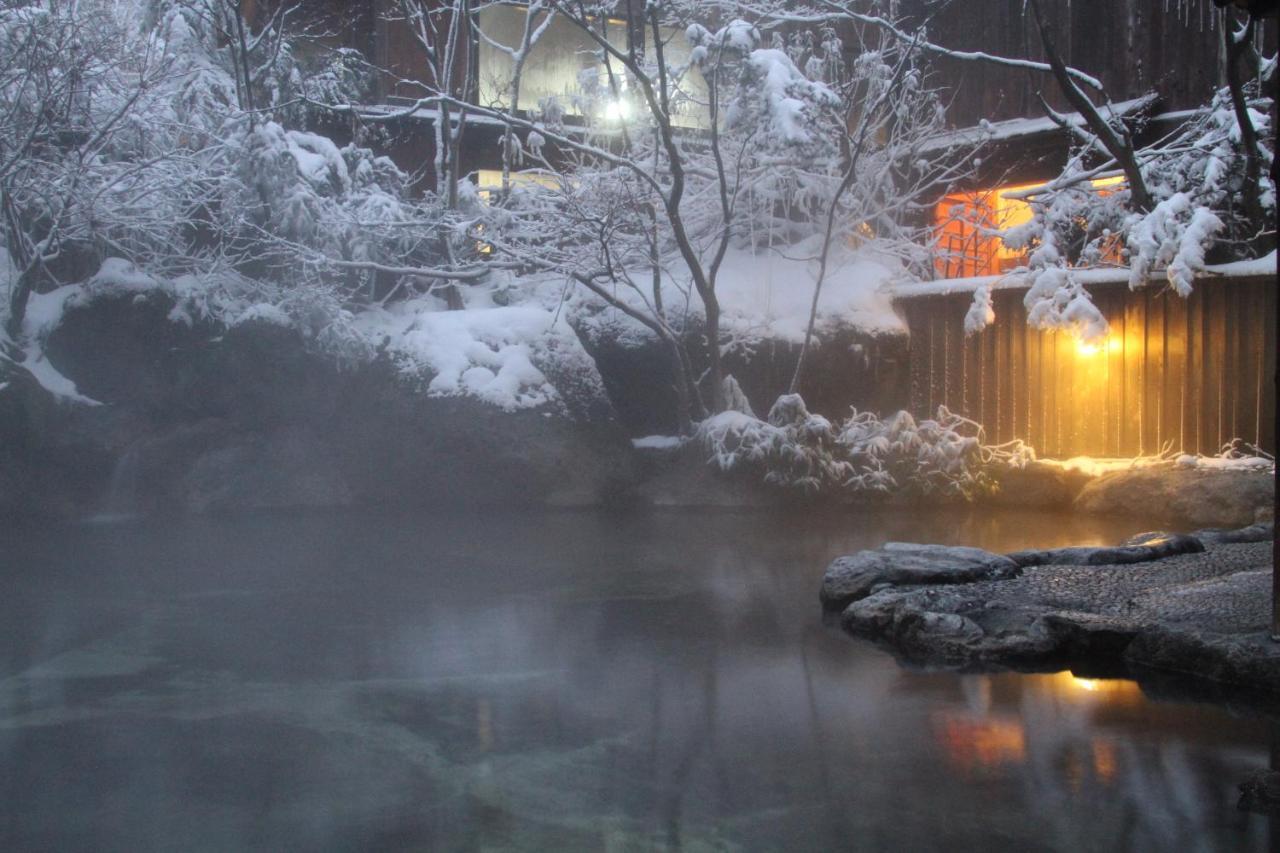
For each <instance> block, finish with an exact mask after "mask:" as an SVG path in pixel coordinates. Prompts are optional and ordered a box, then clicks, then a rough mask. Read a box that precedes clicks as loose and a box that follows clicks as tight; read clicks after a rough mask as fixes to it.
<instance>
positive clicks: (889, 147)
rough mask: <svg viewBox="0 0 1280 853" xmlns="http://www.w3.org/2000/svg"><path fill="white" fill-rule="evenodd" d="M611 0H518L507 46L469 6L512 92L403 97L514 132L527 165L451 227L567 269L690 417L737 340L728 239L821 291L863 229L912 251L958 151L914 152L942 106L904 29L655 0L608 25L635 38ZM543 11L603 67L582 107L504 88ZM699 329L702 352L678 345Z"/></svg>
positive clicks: (711, 408) (893, 251)
mask: <svg viewBox="0 0 1280 853" xmlns="http://www.w3.org/2000/svg"><path fill="white" fill-rule="evenodd" d="M606 5H607V7H608V8H605V6H606ZM711 5H713V6H714V5H716V4H711ZM722 5H724V4H722ZM740 5H742V6H743V8H744V9H746V8H747V7H748V6H749V5H750V4H740ZM613 6H614V4H604V5H602V4H592V3H569V2H545V3H538V4H535V5H531V6H530V7H529V8H527V9H526V10H525V12H526V17H525V21H526V26H525V27H524V28H523V32H524V36H523V37H522V38H521V40H520V43H519V44H518V45H509V44H505V43H502V42H500V41H499V40H498V39H497V38H495V37H493V36H492V35H490V34H488V33H485V32H484V31H483V30H482V28H481V24H480V23H476V22H475V19H473V23H472V26H473V28H476V29H477V30H478V32H477V39H478V40H479V41H483V42H486V43H489V44H493V45H495V46H496V47H497V48H500V49H501V50H503V51H504V52H506V53H507V54H508V55H509V56H510V57H511V59H512V60H513V61H512V63H511V64H512V68H513V71H512V73H513V79H512V80H511V81H509V82H508V83H507V84H506V90H507V91H508V93H509V94H508V97H507V98H506V99H504V101H503V103H499V104H488V105H486V104H480V105H476V104H470V103H468V102H467V101H466V100H465V99H463V98H461V97H459V96H458V95H456V94H455V93H454V92H452V91H451V90H450V89H448V88H447V87H445V86H443V85H442V84H438V83H437V84H435V85H434V86H433V85H432V84H431V83H430V82H429V81H428V82H427V83H423V84H421V85H423V86H425V87H426V88H427V89H428V90H429V91H428V93H427V94H426V95H425V96H424V97H422V98H420V99H418V100H417V101H416V102H415V103H413V104H411V105H409V106H407V107H406V108H405V113H406V114H407V113H408V112H411V111H414V110H418V109H423V108H435V109H443V108H445V107H449V108H452V109H453V110H456V111H460V110H467V111H469V113H470V114H472V115H475V116H479V117H483V118H486V119H496V120H498V121H501V122H502V123H503V125H504V126H505V127H506V128H507V137H508V139H511V138H512V137H513V136H516V135H518V136H519V137H521V138H522V139H523V142H522V143H521V144H520V150H521V152H522V156H523V157H524V158H525V163H526V165H527V166H531V167H533V171H534V172H535V173H536V174H537V179H536V180H535V181H534V182H532V183H530V182H525V183H524V185H522V186H519V187H514V186H511V185H510V183H509V180H506V179H504V187H505V189H504V192H502V193H501V194H500V196H499V197H498V198H496V199H493V200H491V203H490V204H489V205H488V206H486V207H483V208H482V209H481V210H480V214H479V216H478V217H477V218H474V219H469V218H468V217H466V216H460V217H459V222H460V225H461V227H465V228H468V229H469V233H470V234H471V236H472V237H473V238H474V239H475V240H476V241H477V242H479V243H482V244H483V245H484V247H485V250H486V251H487V252H488V253H489V259H488V263H489V264H490V265H491V267H502V266H505V267H509V268H515V269H519V270H524V271H527V272H540V273H549V274H555V275H562V276H564V277H565V278H566V279H567V280H569V281H572V282H576V283H577V285H579V286H581V287H583V288H585V289H586V290H587V291H588V292H590V293H591V294H592V295H593V296H594V297H595V298H597V299H599V300H601V301H602V302H603V303H604V304H606V305H609V306H612V307H613V308H615V309H617V310H620V311H622V312H623V313H625V314H626V315H628V316H629V317H631V318H632V319H633V320H634V321H636V322H638V323H640V324H641V325H643V326H645V327H646V328H648V329H649V330H650V331H651V332H653V333H654V334H655V335H657V336H658V337H659V339H661V340H662V341H664V342H665V343H666V344H667V346H668V347H669V349H670V352H671V356H672V359H671V360H672V363H673V364H674V365H676V369H677V374H678V376H677V377H676V380H675V385H676V388H677V392H678V396H679V398H680V400H681V409H682V416H681V420H682V422H684V423H686V424H687V423H688V422H689V421H690V419H691V418H692V417H701V416H702V415H703V414H704V413H706V412H715V411H719V410H720V409H722V408H723V407H724V405H725V403H724V397H723V389H724V387H725V377H724V375H723V369H722V366H721V365H722V361H721V359H722V351H723V348H724V347H725V346H728V345H730V344H731V343H732V342H731V341H730V340H728V339H727V338H726V337H725V336H724V335H723V334H722V331H721V326H720V317H721V308H720V303H719V298H718V289H717V285H718V283H719V280H720V276H721V274H722V270H723V263H724V259H725V257H726V254H727V253H728V252H729V251H730V249H731V248H733V249H740V250H746V251H760V252H764V251H775V252H784V253H787V254H788V255H789V256H791V257H801V258H806V257H807V258H812V259H813V260H814V261H815V266H816V267H817V268H818V269H819V272H818V274H817V280H816V281H810V282H808V283H797V285H796V286H801V287H812V288H813V290H814V302H815V306H816V302H817V297H818V293H819V291H820V288H821V286H822V280H823V278H824V276H825V275H826V271H827V269H828V261H829V260H831V257H830V256H831V253H832V251H833V247H834V250H835V251H837V252H839V251H844V247H846V246H848V245H850V244H852V243H860V244H863V245H864V246H866V247H867V250H868V251H872V250H874V251H878V252H883V253H886V254H888V255H891V256H894V257H896V258H898V259H900V260H901V261H902V262H903V263H905V264H907V265H911V264H915V265H918V266H919V267H921V268H923V266H924V264H925V262H926V259H925V252H924V250H923V249H922V246H923V244H924V242H925V241H924V239H923V236H924V235H923V232H922V229H921V226H920V221H919V220H920V218H919V216H918V215H917V214H918V212H919V210H920V209H922V208H923V206H924V205H925V204H926V203H927V202H928V201H931V200H932V199H931V196H932V195H934V194H936V193H937V192H939V191H940V190H941V189H942V188H943V187H945V186H946V185H947V184H948V183H949V182H950V181H952V180H954V179H956V178H957V177H959V176H960V175H961V174H962V172H961V170H962V169H964V168H966V166H964V165H956V164H954V163H953V164H950V165H948V164H947V163H944V162H941V161H939V160H938V159H937V158H936V156H935V157H933V158H932V159H931V157H929V156H926V155H925V154H924V153H923V152H924V151H925V150H926V149H925V147H924V145H923V143H924V141H925V140H926V139H927V138H928V137H929V136H931V135H932V134H933V133H936V131H937V130H938V129H939V128H940V126H941V121H942V107H941V105H940V103H939V101H938V99H937V97H936V94H935V93H934V92H933V91H932V90H931V88H930V87H929V85H928V82H927V75H926V74H925V73H924V70H923V69H922V68H921V67H920V56H921V55H920V53H919V51H917V50H916V49H914V47H913V46H912V45H911V44H909V43H903V42H901V41H899V40H898V39H897V38H895V37H893V36H891V35H888V34H882V33H878V32H877V31H872V32H871V34H870V35H871V36H873V38H867V37H865V35H864V36H863V37H862V38H861V39H860V40H859V41H858V42H850V43H848V44H844V43H842V42H841V41H840V39H839V37H838V36H837V34H836V33H837V30H836V28H835V27H834V26H833V25H832V23H831V22H830V21H824V22H820V25H814V26H813V27H803V26H798V25H797V24H796V22H794V21H793V20H791V19H790V18H789V17H788V16H787V15H786V14H785V11H786V8H787V4H783V3H776V4H773V5H772V6H771V7H770V9H771V14H761V10H760V9H756V8H754V7H752V13H753V18H754V19H755V20H757V21H759V22H760V23H759V24H758V25H757V24H752V23H749V22H748V21H746V20H745V19H743V18H740V17H733V16H732V15H730V14H727V13H728V12H731V11H732V8H729V7H733V6H734V4H727V5H726V8H724V9H721V8H712V9H709V8H708V6H707V4H695V3H687V2H651V3H648V4H646V5H645V6H644V7H643V10H641V9H640V8H639V7H634V8H633V9H632V10H630V11H628V12H627V13H626V14H627V15H629V16H631V19H629V20H626V21H624V22H623V24H621V26H622V27H623V28H624V29H625V30H626V32H628V33H631V34H634V33H636V32H642V33H644V34H645V43H644V47H643V49H640V48H639V47H638V45H637V44H636V41H635V39H634V38H632V39H630V40H629V41H627V42H626V43H624V41H623V40H621V39H620V38H618V37H617V35H616V33H614V32H611V31H610V28H611V27H613V28H615V29H616V28H617V27H618V26H619V25H618V24H611V23H610V22H609V21H610V18H609V15H610V14H613V13H614V11H615V10H614V8H613ZM553 15H554V16H555V17H556V19H557V20H559V21H560V23H561V24H562V25H568V26H571V27H573V28H574V29H575V30H576V31H577V32H578V33H579V34H580V35H581V36H582V37H583V38H585V39H586V40H587V41H588V43H590V44H591V45H592V46H593V49H594V51H595V60H596V62H597V63H598V66H599V72H598V73H595V74H593V75H591V79H590V80H584V84H585V85H584V86H583V87H582V91H581V92H580V93H579V94H578V96H577V97H576V99H575V103H574V105H573V106H574V111H575V112H577V113H579V115H580V120H579V121H573V120H567V119H566V116H565V109H564V105H562V104H561V103H559V102H558V101H557V100H556V99H544V101H543V102H542V103H539V104H538V106H537V107H536V108H530V109H527V110H526V109H520V108H519V107H518V103H519V102H518V101H516V99H515V98H514V97H511V95H512V94H514V92H513V90H515V91H518V87H519V80H518V75H519V73H520V67H521V66H520V60H521V59H522V58H524V57H525V56H526V53H527V51H528V50H529V49H530V48H531V46H532V45H533V44H534V43H535V39H536V37H538V35H539V33H541V32H543V31H544V28H545V26H546V24H547V21H549V20H551V16H553ZM637 16H638V17H637ZM443 20H444V19H441V21H442V23H441V24H440V26H441V27H443V26H444V24H443ZM844 23H846V24H850V23H857V22H854V21H851V20H846V21H845V22H844ZM762 27H763V29H762ZM811 30H812V32H811ZM775 32H776V33H778V34H780V35H781V34H784V33H786V34H789V36H790V39H791V41H792V42H793V43H794V44H803V45H806V46H805V47H804V50H803V52H802V53H800V54H797V56H799V59H800V62H799V63H797V59H796V56H793V55H792V54H793V53H795V51H788V50H787V49H785V48H779V47H776V46H774V45H775V42H777V41H778V40H777V39H774V38H773V34H774V33H775ZM805 34H808V35H809V36H810V38H808V39H804V38H800V36H803V35H805ZM819 45H820V46H819ZM428 76H429V75H428ZM385 117H386V116H385V115H384V116H383V118H385ZM439 126H442V127H443V126H445V122H444V120H443V119H441V121H440V122H439ZM508 150H510V144H509V145H508ZM815 313H816V312H815ZM694 317H696V319H691V318H694ZM695 328H696V330H697V331H698V332H700V334H701V337H702V346H700V347H699V348H698V349H699V350H701V351H700V352H690V350H689V346H690V342H691V340H692V339H691V337H690V332H691V331H692V330H694V329H695ZM809 332H810V336H812V322H811V323H810V330H809ZM701 365H705V366H706V369H705V372H701V373H700V372H699V371H700V369H701ZM798 376H799V371H797V378H798Z"/></svg>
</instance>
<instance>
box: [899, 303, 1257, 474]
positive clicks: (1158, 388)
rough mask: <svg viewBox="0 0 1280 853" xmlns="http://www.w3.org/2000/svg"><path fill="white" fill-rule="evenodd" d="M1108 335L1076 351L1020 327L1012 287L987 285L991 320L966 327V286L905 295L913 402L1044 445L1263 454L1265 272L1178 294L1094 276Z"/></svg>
mask: <svg viewBox="0 0 1280 853" xmlns="http://www.w3.org/2000/svg"><path fill="white" fill-rule="evenodd" d="M1091 290H1092V292H1093V295H1094V301H1095V302H1096V303H1097V305H1098V307H1099V308H1101V309H1102V311H1103V312H1104V313H1105V314H1106V316H1107V320H1108V322H1109V323H1110V325H1111V336H1110V338H1109V339H1108V341H1107V343H1106V345H1105V346H1103V347H1101V348H1100V351H1099V352H1097V353H1095V354H1092V355H1082V354H1081V353H1080V351H1079V347H1078V344H1077V343H1076V341H1075V340H1073V339H1072V338H1071V337H1070V336H1068V335H1065V334H1054V333H1050V332H1041V331H1037V330H1034V329H1031V328H1029V327H1028V326H1027V324H1026V309H1025V308H1024V307H1023V304H1022V299H1023V296H1024V294H1025V291H1023V290H1003V291H996V292H995V294H994V297H995V310H996V318H997V320H996V323H995V324H994V325H993V326H991V327H989V328H988V329H986V330H985V331H983V332H981V333H979V334H977V335H973V336H971V337H967V338H966V337H965V335H964V315H965V312H966V311H967V309H968V306H969V303H970V299H971V297H970V296H969V295H967V294H966V295H956V296H941V297H920V298H913V299H903V300H900V301H899V302H898V310H899V311H900V312H901V313H902V314H903V315H904V317H905V319H906V321H907V324H908V327H909V328H910V332H911V344H910V358H909V362H910V369H909V374H910V377H911V391H910V397H911V406H910V410H911V411H912V412H914V413H917V414H925V413H928V414H932V413H934V412H936V410H937V408H938V406H939V405H945V406H947V407H948V408H950V409H951V410H952V411H955V412H957V413H960V414H963V415H965V416H966V417H969V418H972V419H973V420H976V421H979V422H980V423H982V424H984V425H985V427H986V430H987V438H988V440H989V441H991V442H996V443H999V442H1005V441H1008V440H1010V439H1014V438H1019V439H1022V440H1023V441H1026V442H1028V443H1029V444H1031V445H1032V446H1033V447H1035V449H1036V451H1037V453H1038V454H1039V455H1041V456H1045V457H1055V458H1068V457H1071V456H1079V455H1088V456H1095V457H1100V456H1136V455H1145V454H1152V453H1157V452H1159V451H1160V450H1161V449H1162V448H1165V447H1170V448H1172V449H1173V450H1178V451H1184V452H1188V453H1196V452H1199V453H1205V454H1212V453H1216V452H1218V450H1219V449H1220V448H1221V447H1222V445H1223V444H1225V443H1226V442H1228V441H1230V440H1232V439H1233V438H1242V439H1245V440H1246V441H1249V442H1252V443H1254V444H1257V445H1259V446H1261V447H1263V448H1265V449H1266V450H1267V451H1268V452H1271V453H1274V452H1275V447H1276V441H1275V426H1276V425H1275V407H1276V397H1275V387H1276V386H1275V372H1276V283H1275V279H1274V278H1250V279H1230V280H1225V279H1219V280H1203V281H1201V282H1200V283H1199V284H1198V285H1197V286H1196V289H1195V291H1194V293H1193V294H1192V295H1191V297H1190V298H1189V299H1183V298H1181V297H1179V296H1177V295H1176V294H1173V293H1171V292H1169V291H1167V290H1163V289H1161V288H1158V287H1149V288H1146V289H1144V290H1140V291H1137V292H1131V291H1129V289H1128V288H1127V287H1126V286H1124V285H1108V286H1098V287H1093V288H1091Z"/></svg>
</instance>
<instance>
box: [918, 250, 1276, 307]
mask: <svg viewBox="0 0 1280 853" xmlns="http://www.w3.org/2000/svg"><path fill="white" fill-rule="evenodd" d="M1072 274H1073V275H1074V276H1075V278H1076V281H1078V282H1080V283H1081V284H1084V285H1090V284H1126V283H1128V281H1129V268H1128V267H1103V268H1093V269H1078V270H1073V271H1072ZM1275 274H1276V253H1275V252H1271V253H1270V254H1269V255H1267V256H1265V257H1262V258H1254V259H1253V260H1248V261H1233V262H1232V263H1229V264H1211V265H1209V266H1206V267H1205V269H1204V272H1202V273H1200V275H1199V276H1197V278H1200V279H1213V278H1259V277H1262V276H1274V275H1275ZM1163 275H1164V270H1153V271H1152V275H1151V280H1152V281H1159V280H1160V279H1161V277H1162V276H1163ZM1029 286H1030V284H1029V282H1028V281H1027V271H1026V270H1019V271H1017V272H1011V273H1006V274H1004V275H983V276H975V277H973V278H948V279H942V280H939V281H917V282H910V283H907V284H899V285H897V286H896V287H895V288H894V289H893V298H894V299H895V300H898V299H918V298H920V297H924V296H951V295H955V294H961V293H973V292H974V291H976V290H978V288H983V287H989V288H990V289H991V290H1025V289H1026V288H1028V287H1029Z"/></svg>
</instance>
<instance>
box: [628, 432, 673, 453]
mask: <svg viewBox="0 0 1280 853" xmlns="http://www.w3.org/2000/svg"><path fill="white" fill-rule="evenodd" d="M683 445H684V439H683V438H681V437H680V436H678V435H646V436H644V437H643V438H633V439H631V446H632V447H634V448H635V449H636V450H675V449H676V448H677V447H682V446H683Z"/></svg>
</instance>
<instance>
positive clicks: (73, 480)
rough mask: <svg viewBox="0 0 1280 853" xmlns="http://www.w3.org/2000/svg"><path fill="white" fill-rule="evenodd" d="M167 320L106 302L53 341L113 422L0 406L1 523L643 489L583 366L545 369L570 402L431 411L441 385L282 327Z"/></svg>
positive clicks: (83, 307)
mask: <svg viewBox="0 0 1280 853" xmlns="http://www.w3.org/2000/svg"><path fill="white" fill-rule="evenodd" d="M172 310H173V301H172V298H171V297H170V296H168V295H167V294H165V293H162V292H157V293H148V294H145V295H143V296H136V295H129V296H124V297H122V296H119V295H112V296H106V297H102V298H96V299H94V300H92V301H88V302H84V303H78V304H75V305H73V306H72V307H70V308H69V309H68V311H67V313H66V315H65V317H64V319H63V322H62V324H61V325H60V326H59V327H58V328H57V329H55V330H54V331H53V332H52V333H51V334H50V335H49V338H48V342H47V352H48V355H49V359H50V361H51V362H52V363H53V365H54V367H56V368H57V369H58V370H59V371H60V372H62V373H63V374H64V375H65V376H67V377H68V378H69V379H71V380H72V381H73V382H76V383H77V385H78V386H79V387H80V389H81V391H82V393H85V394H86V395H88V396H91V397H93V398H95V399H97V400H100V401H102V402H103V403H104V405H102V406H97V407H92V408H91V407H86V406H77V407H67V406H60V405H56V404H50V403H49V401H48V400H46V399H45V397H47V396H48V395H47V394H45V395H44V396H41V394H40V393H36V392H41V391H42V389H39V388H38V386H35V392H32V393H31V394H28V393H26V390H23V389H26V388H27V385H26V384H21V383H19V384H15V383H12V382H11V383H10V385H9V386H6V387H4V388H0V439H3V441H2V442H0V512H12V511H13V508H12V506H11V504H12V503H14V500H13V499H12V498H10V497H8V496H11V495H19V496H23V497H24V499H25V501H24V502H25V503H28V504H33V505H38V506H40V507H43V509H42V510H40V511H42V512H43V511H46V510H48V511H50V512H51V513H52V514H55V515H60V516H84V515H92V514H96V513H100V512H103V511H104V510H105V509H106V508H107V505H108V504H112V503H115V504H118V505H119V507H118V511H121V512H126V511H127V512H132V511H138V512H144V513H145V512H183V511H191V512H213V511H218V512H234V511H238V510H252V509H257V508H263V507H281V508H284V507H314V506H349V505H358V506H444V505H448V506H496V505H503V506H583V505H598V504H600V503H607V502H612V501H614V500H617V499H619V498H620V496H622V495H624V494H625V492H626V491H627V490H628V489H629V488H630V487H631V485H632V484H633V482H634V479H635V472H634V470H633V467H632V462H631V459H632V449H631V447H630V443H629V442H628V441H627V440H626V437H625V435H624V434H623V433H622V431H621V429H620V428H619V427H618V425H617V423H616V421H615V420H614V418H613V417H612V414H611V412H612V409H611V407H610V404H609V401H608V398H607V396H606V394H605V392H604V387H603V384H602V383H601V381H600V378H599V376H598V374H595V373H594V372H593V368H592V366H591V364H590V359H589V358H588V357H587V356H586V355H585V353H583V352H582V351H581V348H575V347H572V346H570V345H569V344H566V345H565V347H564V349H565V350H566V352H565V353H563V355H564V358H563V359H561V360H557V356H556V354H555V353H549V354H544V355H545V356H546V359H547V360H546V361H544V363H542V364H540V367H542V368H543V371H544V374H545V375H547V376H548V378H549V380H550V381H552V382H553V384H554V385H555V387H556V389H557V391H558V392H559V399H557V400H555V401H553V402H551V403H548V404H546V405H544V406H542V407H539V408H530V409H521V410H517V411H504V410H502V409H499V408H497V407H495V406H491V405H488V404H485V403H482V402H480V401H477V400H474V399H471V398H466V397H436V396H431V395H429V394H428V393H427V391H426V389H427V386H428V383H429V380H430V378H431V377H430V376H408V375H405V373H404V372H403V371H402V370H401V369H400V368H399V367H398V366H397V365H396V364H393V363H392V362H391V360H390V359H387V358H380V359H374V360H372V361H370V362H364V363H360V364H357V365H350V364H340V363H339V362H338V360H337V359H336V358H334V357H332V356H330V355H326V354H324V353H321V352H317V351H314V350H313V349H311V348H310V347H309V345H308V343H307V341H306V340H305V339H304V338H303V336H302V335H301V334H300V333H299V332H298V331H297V330H295V329H292V328H289V327H287V326H283V325H280V324H278V323H270V322H261V321H259V322H253V321H251V322H246V323H242V324H238V325H236V326H234V327H232V328H222V327H217V326H214V325H212V324H209V323H200V322H195V323H187V322H178V321H174V320H172V319H170V317H171V312H172ZM569 343H572V342H569ZM569 350H572V351H569ZM28 378H29V377H28ZM3 381H4V380H2V379H0V382H3ZM32 382H34V380H32ZM28 384H30V383H28ZM562 389H563V390H562ZM27 390H30V389H27ZM6 395H7V396H6ZM6 400H9V401H13V402H14V405H13V406H11V407H9V408H8V409H7V408H6ZM51 419H52V420H51ZM46 422H47V423H46ZM32 442H36V444H38V446H36V444H32ZM6 448H8V450H7V451H6ZM113 480H114V481H115V482H112V481H113ZM31 495H38V496H40V497H38V498H30V497H27V496H31ZM125 507H128V509H125ZM111 511H112V512H115V511H117V508H112V510H111Z"/></svg>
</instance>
